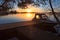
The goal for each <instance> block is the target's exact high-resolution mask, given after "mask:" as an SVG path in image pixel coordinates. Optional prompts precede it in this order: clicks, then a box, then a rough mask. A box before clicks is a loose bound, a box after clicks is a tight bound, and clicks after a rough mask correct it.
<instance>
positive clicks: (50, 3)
mask: <svg viewBox="0 0 60 40" xmlns="http://www.w3.org/2000/svg"><path fill="white" fill-rule="evenodd" d="M49 5H50V7H51V10H52V14H53V16H54V18H55V19H56V21H57V22H58V23H59V19H58V18H57V16H56V14H55V12H54V9H53V6H52V2H51V0H49Z"/></svg>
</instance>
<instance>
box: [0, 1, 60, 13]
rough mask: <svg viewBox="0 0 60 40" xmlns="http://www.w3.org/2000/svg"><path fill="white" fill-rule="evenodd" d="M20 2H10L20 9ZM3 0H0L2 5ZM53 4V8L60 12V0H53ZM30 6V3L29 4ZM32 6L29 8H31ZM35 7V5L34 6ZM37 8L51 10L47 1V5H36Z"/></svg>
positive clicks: (12, 5)
mask: <svg viewBox="0 0 60 40" xmlns="http://www.w3.org/2000/svg"><path fill="white" fill-rule="evenodd" d="M18 2H20V1H16V3H14V4H13V2H9V3H10V6H11V7H13V9H18V8H19V7H18V6H17V4H18ZM1 3H3V2H2V0H0V5H1ZM52 5H53V8H54V10H55V11H56V12H60V0H53V1H52ZM28 6H30V5H28ZM31 7H32V6H30V7H29V8H31ZM32 8H33V7H32ZM34 8H35V9H36V8H37V10H38V9H40V10H44V11H50V6H49V3H48V2H47V5H40V6H39V7H34Z"/></svg>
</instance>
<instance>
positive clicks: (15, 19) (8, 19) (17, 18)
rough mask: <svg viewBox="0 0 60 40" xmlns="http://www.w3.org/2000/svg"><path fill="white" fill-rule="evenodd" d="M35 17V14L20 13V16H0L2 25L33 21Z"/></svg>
mask: <svg viewBox="0 0 60 40" xmlns="http://www.w3.org/2000/svg"><path fill="white" fill-rule="evenodd" d="M34 17H35V14H34V13H19V14H10V15H6V16H0V24H5V23H12V22H22V21H31V20H32V19H33V18H34Z"/></svg>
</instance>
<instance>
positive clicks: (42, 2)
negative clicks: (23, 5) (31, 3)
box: [35, 0, 60, 23]
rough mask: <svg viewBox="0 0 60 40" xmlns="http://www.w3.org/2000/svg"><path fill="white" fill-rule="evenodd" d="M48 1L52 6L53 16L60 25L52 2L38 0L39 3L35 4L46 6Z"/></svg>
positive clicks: (50, 0) (49, 0)
mask: <svg viewBox="0 0 60 40" xmlns="http://www.w3.org/2000/svg"><path fill="white" fill-rule="evenodd" d="M46 1H48V3H49V5H50V8H51V11H52V14H53V16H54V18H55V19H56V21H57V22H58V23H60V21H59V19H58V18H57V16H56V14H55V12H54V8H53V5H52V0H36V2H37V3H36V2H35V4H36V5H39V6H40V4H42V5H45V4H46Z"/></svg>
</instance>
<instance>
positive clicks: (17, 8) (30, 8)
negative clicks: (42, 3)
mask: <svg viewBox="0 0 60 40" xmlns="http://www.w3.org/2000/svg"><path fill="white" fill-rule="evenodd" d="M27 6H28V8H26V9H22V8H19V7H16V8H13V9H11V10H16V11H17V12H44V11H45V10H43V9H42V8H39V7H35V6H32V5H27Z"/></svg>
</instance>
